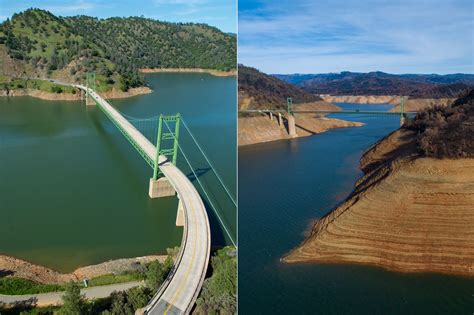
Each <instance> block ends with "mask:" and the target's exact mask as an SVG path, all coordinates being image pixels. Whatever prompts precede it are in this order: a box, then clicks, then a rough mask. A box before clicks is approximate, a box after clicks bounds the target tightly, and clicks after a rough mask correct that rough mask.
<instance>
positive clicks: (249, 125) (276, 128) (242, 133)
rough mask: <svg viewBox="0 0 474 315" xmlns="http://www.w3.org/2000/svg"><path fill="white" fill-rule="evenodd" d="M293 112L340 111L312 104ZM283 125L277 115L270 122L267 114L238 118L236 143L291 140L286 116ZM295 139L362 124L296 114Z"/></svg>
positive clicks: (297, 107) (301, 105)
mask: <svg viewBox="0 0 474 315" xmlns="http://www.w3.org/2000/svg"><path fill="white" fill-rule="evenodd" d="M294 109H295V110H340V108H339V107H337V106H335V105H333V104H329V103H326V102H322V101H319V102H313V103H306V104H298V105H295V106H294ZM283 121H284V124H283V126H280V125H279V124H278V115H274V117H273V120H270V116H269V115H268V114H257V115H252V116H239V119H238V123H239V128H238V143H239V146H243V145H251V144H257V143H263V142H270V141H275V140H283V139H291V138H292V137H290V136H289V134H288V126H287V121H286V114H285V115H284V119H283ZM295 121H296V133H297V135H298V136H297V137H306V136H310V135H314V134H318V133H322V132H325V131H327V130H329V129H334V128H345V127H357V126H362V125H363V124H362V123H358V122H351V121H345V120H341V119H333V118H327V117H325V115H319V114H298V113H295Z"/></svg>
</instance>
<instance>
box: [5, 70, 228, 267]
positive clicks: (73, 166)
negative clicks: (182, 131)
mask: <svg viewBox="0 0 474 315" xmlns="http://www.w3.org/2000/svg"><path fill="white" fill-rule="evenodd" d="M146 80H147V83H148V84H149V85H150V86H151V87H152V88H153V90H154V93H152V94H148V95H142V96H137V97H133V98H129V99H123V100H112V103H113V105H114V106H116V107H117V108H118V109H119V110H121V111H122V112H124V113H127V114H129V115H132V116H137V117H151V116H155V115H158V114H160V113H163V114H175V113H177V112H179V113H181V114H182V115H183V117H184V118H185V120H186V122H187V123H188V125H189V127H190V129H191V130H192V131H193V132H194V134H195V136H196V138H197V139H198V141H199V142H200V143H201V146H202V147H203V149H204V150H205V151H206V153H207V154H208V156H209V158H210V159H211V160H212V161H213V163H214V165H215V167H216V168H217V169H218V171H219V172H220V173H221V175H222V177H223V179H224V182H225V183H226V184H227V185H228V186H229V189H230V190H231V191H232V192H235V176H236V174H235V156H236V151H235V140H234V139H235V133H236V129H235V128H236V124H235V108H236V100H235V95H236V80H235V77H227V78H218V77H213V76H211V75H207V74H153V75H148V76H147V77H146ZM229 139H231V140H229ZM232 140H233V141H234V142H233V141H232ZM151 176H152V170H151V168H149V166H148V165H147V164H146V163H145V161H144V160H143V159H142V158H141V157H140V155H139V154H138V153H137V152H136V151H135V150H134V149H133V148H132V146H131V145H130V144H129V143H128V142H127V141H126V140H125V138H124V137H123V136H122V135H121V134H120V133H119V132H118V131H117V130H116V129H115V127H114V126H113V125H112V123H111V122H110V121H108V119H107V118H106V117H105V115H104V114H103V113H102V112H101V111H100V110H99V109H98V108H86V107H85V105H84V104H83V103H81V102H64V101H43V100H39V99H35V98H31V97H18V98H0V179H1V180H0V215H1V228H0V240H1V241H0V254H6V255H11V256H14V257H18V258H21V259H25V260H28V261H31V262H33V263H37V264H41V265H45V266H48V267H51V268H54V269H56V270H60V271H63V272H67V271H72V270H73V269H75V268H77V267H78V266H84V265H89V264H93V263H99V262H102V261H105V260H108V259H113V258H119V257H133V256H141V255H147V254H157V253H165V252H166V248H169V247H174V246H178V245H180V243H181V236H182V232H183V229H182V228H178V227H176V226H175V218H176V208H177V204H178V201H177V198H175V197H169V198H160V199H153V200H151V199H149V198H148V180H149V178H150V177H151ZM209 212H210V217H211V232H212V235H213V245H223V244H224V243H225V242H226V241H225V239H224V237H222V235H223V232H222V228H221V227H220V226H219V224H218V223H216V222H215V221H216V220H215V218H214V216H213V214H212V212H211V211H210V210H209ZM221 215H222V217H223V220H224V221H225V222H226V224H227V225H228V226H229V229H230V230H231V233H233V234H234V235H235V225H236V223H235V221H236V220H235V217H236V214H235V209H231V208H225V209H223V210H222V214H221Z"/></svg>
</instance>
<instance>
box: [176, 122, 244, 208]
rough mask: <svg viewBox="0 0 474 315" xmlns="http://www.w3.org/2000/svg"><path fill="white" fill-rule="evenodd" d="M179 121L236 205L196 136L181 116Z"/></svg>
mask: <svg viewBox="0 0 474 315" xmlns="http://www.w3.org/2000/svg"><path fill="white" fill-rule="evenodd" d="M181 121H182V122H183V126H184V128H186V130H187V131H188V133H189V135H190V136H191V138H192V139H193V141H194V143H196V145H197V147H198V149H199V151H201V153H202V155H203V156H204V158H205V159H206V161H207V163H208V164H209V166H210V167H211V169H212V171H213V172H214V174H216V177H217V179H218V180H219V182H220V183H221V185H222V187H224V189H225V192H226V193H227V195H228V196H229V198H230V200H232V203H233V204H234V205H235V206H236V207H237V202H236V201H235V200H234V198H233V197H232V195H231V193H230V191H229V189H227V187H226V185H225V184H224V181H223V180H222V178H221V177H220V175H219V174H218V173H217V171H216V169H215V167H214V165H212V163H211V161H210V160H209V158H208V157H207V155H206V153H204V150H203V149H202V148H201V146H200V145H199V143H198V142H197V140H196V138H195V137H194V135H193V133H192V132H191V130H190V129H189V127H188V125H187V124H186V122H185V121H184V119H183V118H181Z"/></svg>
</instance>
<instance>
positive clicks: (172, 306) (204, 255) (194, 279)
mask: <svg viewBox="0 0 474 315" xmlns="http://www.w3.org/2000/svg"><path fill="white" fill-rule="evenodd" d="M73 86H75V87H77V88H79V89H81V90H83V91H87V89H88V88H87V87H85V86H83V85H73ZM89 94H90V96H91V97H92V98H93V99H94V100H95V102H96V103H97V105H98V106H101V108H102V110H103V111H104V112H106V113H107V114H108V115H109V118H111V119H114V120H115V122H116V123H117V124H118V125H119V126H120V128H122V130H123V131H125V132H126V133H128V135H129V136H130V138H131V139H133V141H135V143H136V144H137V145H139V146H140V147H141V149H142V150H143V152H144V153H145V154H146V155H147V156H148V157H149V158H150V159H151V160H154V159H155V155H156V147H155V146H154V145H153V144H152V143H151V142H150V141H149V140H148V139H147V138H146V137H145V136H144V135H143V134H142V133H140V131H138V130H137V129H136V128H135V127H134V126H133V125H132V124H131V123H130V122H128V120H127V119H125V118H124V117H123V116H122V115H121V114H120V113H119V112H118V111H117V110H115V108H113V107H112V106H111V105H110V104H109V103H108V102H107V101H106V100H104V99H103V98H102V97H100V96H99V95H98V94H97V93H96V92H95V91H93V90H92V89H89ZM159 168H160V170H161V171H162V172H163V174H164V175H165V176H166V178H167V179H168V181H169V182H170V184H171V185H172V186H173V188H174V189H175V190H176V192H177V194H178V197H179V198H180V201H181V202H182V205H183V208H184V217H185V224H184V232H183V240H182V243H181V249H180V253H179V255H178V258H177V260H176V263H175V268H174V269H173V271H172V272H171V274H170V276H169V277H168V278H167V279H166V280H165V283H164V284H163V285H162V287H161V288H160V290H159V291H158V292H157V293H156V295H155V296H154V297H153V299H152V300H151V302H150V303H149V304H148V305H147V306H146V307H145V313H147V314H165V315H167V314H169V315H171V314H188V313H189V312H190V311H191V309H192V307H193V305H194V303H195V301H196V298H197V296H198V294H199V292H200V290H201V287H202V283H203V281H204V277H205V275H206V271H207V266H208V263H209V255H210V247H211V233H210V228H209V219H208V216H207V212H206V208H205V206H204V203H203V201H202V199H201V196H200V195H199V193H198V192H197V190H196V188H195V187H194V186H193V184H192V183H191V181H190V180H189V179H188V178H187V177H186V175H184V174H183V173H182V172H181V171H180V170H179V169H178V168H177V167H176V166H174V165H173V164H172V163H171V162H170V161H168V160H167V159H166V157H164V156H160V157H159Z"/></svg>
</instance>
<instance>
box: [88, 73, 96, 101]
mask: <svg viewBox="0 0 474 315" xmlns="http://www.w3.org/2000/svg"><path fill="white" fill-rule="evenodd" d="M95 80H96V77H95V72H87V74H86V87H87V92H86V105H88V106H89V105H95V101H94V99H93V98H92V97H91V96H90V95H89V89H92V90H94V91H97V90H96V85H95V82H96V81H95Z"/></svg>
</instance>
